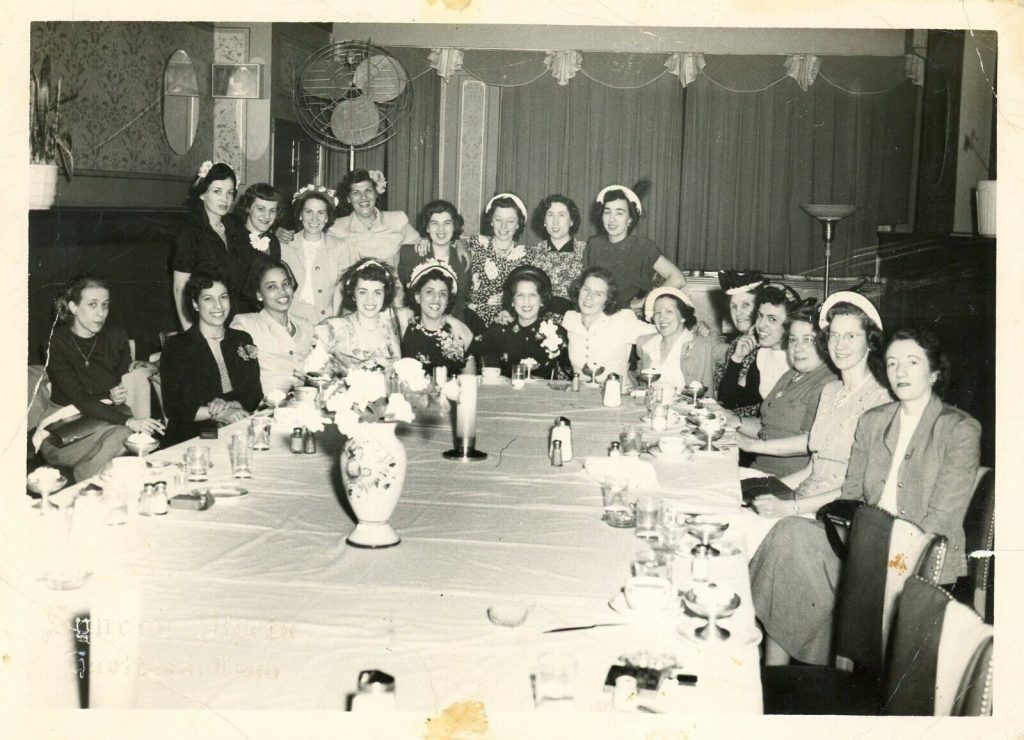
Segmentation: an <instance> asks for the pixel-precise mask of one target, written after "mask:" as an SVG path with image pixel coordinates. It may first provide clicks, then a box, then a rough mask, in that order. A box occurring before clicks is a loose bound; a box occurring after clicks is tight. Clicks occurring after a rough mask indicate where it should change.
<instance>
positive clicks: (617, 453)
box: [608, 440, 622, 457]
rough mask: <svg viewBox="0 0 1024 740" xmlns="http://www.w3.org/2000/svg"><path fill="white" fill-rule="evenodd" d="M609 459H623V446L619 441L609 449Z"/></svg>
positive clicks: (614, 442)
mask: <svg viewBox="0 0 1024 740" xmlns="http://www.w3.org/2000/svg"><path fill="white" fill-rule="evenodd" d="M608 457H622V445H620V444H619V442H618V440H615V441H613V442H612V444H611V447H609V448H608Z"/></svg>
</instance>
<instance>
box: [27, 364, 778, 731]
mask: <svg viewBox="0 0 1024 740" xmlns="http://www.w3.org/2000/svg"><path fill="white" fill-rule="evenodd" d="M643 412H644V407H643V406H642V405H634V404H633V402H632V401H631V400H630V399H628V398H626V399H624V401H623V405H622V406H621V407H618V408H605V407H604V406H602V404H601V394H600V392H599V391H598V390H596V389H594V388H586V387H585V388H584V389H583V390H582V391H581V392H579V393H572V392H566V391H560V390H555V389H553V388H551V387H549V386H548V384H547V383H546V382H541V381H531V382H530V383H528V384H527V387H526V388H525V389H523V390H518V391H517V390H513V389H511V388H510V387H509V386H508V385H507V384H502V385H498V386H482V387H481V388H480V394H479V407H478V424H477V430H478V432H477V447H478V449H481V450H483V451H485V452H487V454H488V458H487V459H486V460H485V461H482V462H477V463H460V462H453V461H448V460H445V459H442V456H441V453H442V452H443V451H445V450H446V449H448V448H450V447H451V446H452V429H451V419H450V413H449V410H448V409H447V408H442V407H441V406H440V405H438V403H437V402H436V400H435V401H434V403H433V404H432V405H431V406H430V407H429V408H427V409H425V410H420V411H419V412H418V415H417V419H416V421H415V422H413V423H410V424H403V425H401V426H400V427H399V432H398V435H399V438H400V439H401V440H402V442H403V444H404V446H405V449H406V452H407V455H408V470H407V476H406V482H405V488H404V492H403V494H402V497H401V500H400V501H399V503H398V506H397V508H396V510H395V512H394V514H393V515H392V517H391V524H392V525H393V527H394V528H395V530H396V531H397V532H398V534H399V535H400V536H401V538H402V541H401V543H400V544H399V545H398V546H396V547H392V548H388V549H379V550H367V549H359V548H354V547H351V546H349V545H347V544H346V542H345V536H346V535H347V534H348V533H349V532H351V530H352V529H353V527H354V518H353V516H352V515H351V514H350V513H347V512H348V511H349V509H348V506H347V502H345V500H344V494H343V492H342V485H341V478H340V472H339V466H338V452H339V450H340V447H341V444H342V438H341V436H340V435H339V434H338V433H337V431H336V430H334V429H333V427H328V428H327V429H325V431H324V432H321V433H320V434H319V435H318V440H319V445H318V451H317V453H316V454H302V455H297V454H293V453H291V452H290V451H289V447H288V442H289V440H288V437H287V435H286V434H282V433H280V432H279V431H277V430H275V433H274V434H273V437H272V441H271V449H270V450H268V451H261V452H256V453H255V455H254V465H253V477H252V478H251V479H250V480H247V481H243V482H242V483H243V485H245V486H246V487H247V488H248V490H249V495H247V496H245V497H242V498H237V499H218V500H217V501H216V503H215V505H214V506H213V507H211V508H210V509H208V510H206V511H201V512H200V511H188V510H181V509H172V510H171V511H170V513H169V514H167V515H166V516H159V517H158V516H152V517H142V516H132V517H130V518H129V521H128V522H127V524H126V525H124V526H119V527H107V530H108V532H107V536H106V538H105V541H104V542H103V544H102V546H101V547H100V549H99V550H98V551H97V552H95V553H93V557H94V558H95V561H94V565H95V567H94V568H93V571H94V572H93V575H92V577H91V578H90V579H89V580H88V581H87V583H86V585H85V586H84V587H82V588H81V589H78V590H75V591H68V592H57V591H50V590H48V589H45V587H43V586H42V585H40V584H36V586H35V588H36V589H37V592H36V596H37V597H38V598H36V599H35V601H34V602H33V603H34V604H35V606H36V607H37V609H38V610H39V613H38V614H35V615H34V616H33V617H31V619H34V620H36V621H33V622H32V624H33V625H34V626H33V627H32V628H30V632H32V635H31V637H33V639H34V642H35V644H36V645H37V646H38V649H39V651H40V655H42V656H43V657H46V656H47V655H48V656H49V658H47V660H49V661H50V663H56V665H58V666H59V668H60V672H61V673H62V675H65V676H66V675H68V674H70V671H71V661H70V660H68V662H67V664H65V663H63V662H61V660H60V656H61V655H63V654H65V653H66V651H67V641H66V637H64V638H60V639H56V638H55V635H59V634H60V633H61V632H62V631H66V630H65V627H66V625H67V624H68V621H66V620H72V618H73V615H74V614H75V613H77V612H76V610H78V611H81V610H82V609H85V610H86V611H88V613H89V615H90V617H91V630H92V637H93V641H92V653H91V657H90V665H89V675H90V679H91V682H92V686H93V689H92V694H93V705H94V706H95V705H101V706H135V707H144V708H176V709H194V708H215V709H255V708H261V709H270V708H276V709H320V710H323V709H330V710H344V709H345V708H346V704H347V701H348V698H349V696H350V695H351V694H352V693H353V692H355V690H356V682H357V677H358V674H359V672H360V671H362V670H365V669H370V668H377V669H381V670H383V671H386V672H387V673H390V674H391V675H393V676H394V677H395V678H396V701H397V707H398V709H400V710H410V711H416V712H424V713H437V712H440V711H441V710H443V709H444V708H445V707H447V706H449V705H451V704H453V703H455V702H462V701H469V700H474V701H481V702H483V704H484V706H486V708H487V710H488V711H523V710H532V709H533V707H534V698H533V689H532V684H531V673H532V671H533V667H534V665H535V663H536V662H537V659H538V657H539V656H540V655H541V654H543V653H548V652H557V653H565V654H568V655H570V656H572V657H573V659H574V660H575V661H576V665H577V669H576V672H575V678H574V693H575V708H576V709H578V710H585V711H611V709H612V694H611V692H609V691H605V690H604V689H603V683H604V677H605V674H606V673H607V671H608V668H609V666H610V665H612V664H613V663H616V662H618V661H619V658H620V656H623V655H633V654H637V653H640V652H642V651H647V652H649V653H652V654H657V655H672V656H675V657H676V658H677V661H678V662H679V663H680V664H681V666H682V667H683V669H684V670H685V671H686V672H687V673H692V674H695V675H697V676H698V681H697V684H696V685H695V686H692V687H687V688H686V689H685V692H683V693H682V694H680V695H678V696H677V698H676V704H675V706H674V709H675V710H684V711H692V712H712V713H714V712H729V713H734V714H735V713H748V714H758V713H760V712H761V711H762V704H761V687H760V676H759V666H758V648H757V641H758V639H759V634H758V632H757V629H756V626H755V623H754V618H753V610H752V608H751V600H750V588H749V579H748V574H747V556H748V553H747V552H746V550H747V547H746V546H745V543H744V541H743V538H742V537H741V536H739V532H738V530H739V531H742V529H743V527H742V522H743V521H745V520H746V519H745V518H746V517H749V515H748V514H747V513H746V512H745V511H741V510H740V508H739V506H740V501H741V499H740V487H739V479H738V475H737V457H736V452H735V450H728V449H727V450H724V451H721V452H718V451H709V452H698V453H695V454H694V455H693V456H692V457H690V458H689V459H685V460H680V461H679V462H671V463H670V462H665V461H663V460H660V459H657V460H654V459H652V458H649V457H648V456H646V455H645V456H644V457H645V458H647V459H651V460H652V462H653V465H654V468H655V471H656V473H657V478H658V484H657V491H656V492H657V493H658V495H661V496H663V497H664V498H665V499H666V500H669V499H673V500H677V501H680V502H683V504H684V505H685V506H687V508H688V509H692V510H693V511H707V512H718V513H720V514H721V515H722V516H723V518H725V519H726V520H727V521H731V522H735V523H737V524H736V526H735V527H734V528H733V532H734V533H736V536H734V537H733V541H734V542H735V544H737V545H738V554H735V555H733V556H730V557H725V556H723V557H719V558H713V559H711V560H710V561H709V562H710V574H709V577H710V580H711V581H714V582H717V583H719V584H722V585H724V586H728V587H730V588H732V589H733V590H735V591H736V592H737V593H738V594H739V595H740V598H741V604H740V607H739V609H738V610H737V612H736V613H735V614H734V615H733V616H732V617H730V618H729V619H728V620H725V621H723V623H722V624H723V626H726V627H728V628H729V629H730V630H732V632H733V638H730V640H729V641H727V642H726V643H722V644H713V643H700V642H698V641H695V640H693V639H692V638H687V637H684V636H682V635H681V634H679V633H678V632H677V627H678V626H679V625H682V629H684V630H685V629H689V630H690V633H691V634H692V630H693V628H694V627H696V626H699V625H700V624H702V621H701V620H698V619H696V618H695V617H693V616H692V615H688V614H686V613H685V612H683V611H682V610H679V611H678V612H673V613H672V614H670V615H666V616H660V615H659V616H655V617H646V618H637V617H635V616H630V615H623V614H620V613H618V612H616V611H614V610H613V609H612V608H611V607H610V605H609V600H610V599H611V598H612V597H613V596H614V595H615V594H616V593H617V592H618V590H619V589H620V588H621V587H622V585H623V583H624V581H625V580H626V579H627V578H628V577H629V575H630V572H629V569H630V562H631V560H632V559H633V556H634V555H635V553H636V552H637V551H638V550H640V549H641V548H642V547H643V546H644V543H643V542H642V541H641V540H639V539H637V538H636V537H635V536H634V532H633V530H631V529H615V528H612V527H609V526H608V525H606V524H605V523H604V522H603V521H602V498H601V490H600V487H599V485H598V484H597V483H596V482H595V481H594V480H593V479H592V478H591V477H590V476H589V475H588V474H587V472H586V471H585V470H584V468H583V465H582V461H583V460H584V459H585V458H587V457H590V456H606V455H607V449H608V445H609V442H610V441H611V440H613V439H615V438H617V436H618V433H619V431H620V429H621V428H622V426H623V425H624V424H629V423H639V417H640V415H641V414H642V413H643ZM557 416H566V417H568V418H569V419H570V420H571V422H572V429H573V447H574V452H575V457H574V458H573V460H571V461H569V462H567V463H566V464H565V465H563V466H562V467H554V466H552V465H551V463H550V461H549V458H548V456H547V441H548V433H549V430H550V428H551V425H552V423H553V422H554V420H555V418H556V417H557ZM244 425H245V422H239V423H237V424H236V425H234V426H233V427H227V428H224V429H221V430H220V436H219V438H218V439H216V440H192V441H190V442H188V443H183V444H182V445H179V446H178V447H173V448H170V449H167V450H163V451H160V452H157V453H154V454H153V455H151V456H150V457H149V458H148V460H149V461H150V462H153V463H159V462H164V461H169V462H178V461H180V460H181V456H182V452H183V450H184V447H185V446H186V445H188V444H207V445H209V446H210V447H211V450H212V455H213V463H214V467H213V475H214V476H224V475H225V474H226V472H227V471H228V470H229V463H228V455H227V440H228V439H230V433H231V432H232V431H235V430H236V429H235V427H237V429H242V428H244ZM650 434H651V432H650V431H648V435H650ZM73 492H74V491H73V490H71V491H70V492H62V493H61V494H59V495H58V496H57V500H58V501H59V500H60V497H61V496H69V495H71V494H73ZM728 534H729V533H728V532H727V536H728ZM676 565H677V567H678V568H680V569H683V570H680V571H679V573H683V578H682V580H683V581H688V580H689V577H688V573H689V567H690V565H689V563H688V562H687V561H686V559H685V558H683V557H680V558H679V560H678V562H677V564H676ZM677 578H678V574H677ZM503 604H525V605H527V606H529V607H530V611H529V614H528V617H527V619H526V621H525V622H524V623H523V624H522V625H520V626H517V627H504V626H498V625H495V624H492V623H491V622H490V621H489V619H488V616H487V609H488V607H489V606H492V605H503ZM72 623H73V622H72ZM598 623H615V624H616V625H617V626H604V627H595V628H593V629H585V630H578V631H566V632H560V633H552V634H545V633H544V631H545V630H550V629H554V628H559V627H570V626H582V625H591V624H598ZM50 669H51V670H57V669H56V668H55V667H54V666H53V665H50ZM54 685H55V684H54V683H53V682H52V681H51V679H48V678H45V677H44V675H43V673H42V672H40V673H39V674H38V675H37V676H36V678H35V679H34V684H33V686H34V688H32V687H30V694H31V696H30V698H31V699H32V701H33V702H36V703H39V704H47V703H49V702H56V701H59V699H58V697H59V696H60V695H61V694H60V692H58V691H55V690H54V689H53V686H54Z"/></svg>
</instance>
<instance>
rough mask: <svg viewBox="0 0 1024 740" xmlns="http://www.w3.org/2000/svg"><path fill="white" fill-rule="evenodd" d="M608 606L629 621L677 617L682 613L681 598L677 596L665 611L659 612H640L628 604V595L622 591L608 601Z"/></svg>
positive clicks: (660, 610)
mask: <svg viewBox="0 0 1024 740" xmlns="http://www.w3.org/2000/svg"><path fill="white" fill-rule="evenodd" d="M608 606H609V607H610V608H611V610H612V611H613V612H615V613H616V614H621V615H622V616H624V617H628V618H629V619H641V620H642V619H657V618H660V617H668V616H675V615H676V614H679V613H680V612H681V611H682V604H681V602H680V600H679V597H678V596H676V598H675V599H673V600H671V601H669V602H668V605H667V606H665V608H664V609H659V610H657V611H644V612H638V611H636V610H635V609H633V608H632V607H631V606H630V605H629V604H628V603H627V602H626V594H625V593H623V592H622V591H621V590H619V591H618V592H616V594H615V596H613V597H612V598H610V599H608Z"/></svg>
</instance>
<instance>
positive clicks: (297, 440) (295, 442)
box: [290, 427, 303, 455]
mask: <svg viewBox="0 0 1024 740" xmlns="http://www.w3.org/2000/svg"><path fill="white" fill-rule="evenodd" d="M290 449H291V451H292V452H293V453H295V454H297V455H300V454H302V449H303V439H302V427H295V428H294V429H292V440H291V447H290Z"/></svg>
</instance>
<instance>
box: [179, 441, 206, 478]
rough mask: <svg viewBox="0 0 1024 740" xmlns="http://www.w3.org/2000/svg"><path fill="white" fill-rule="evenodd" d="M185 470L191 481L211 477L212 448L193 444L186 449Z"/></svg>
mask: <svg viewBox="0 0 1024 740" xmlns="http://www.w3.org/2000/svg"><path fill="white" fill-rule="evenodd" d="M185 472H186V474H187V475H188V479H189V480H190V481H204V480H207V479H208V478H209V477H210V448H209V447H206V446H205V445H193V446H191V447H189V448H188V449H187V450H185Z"/></svg>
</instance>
